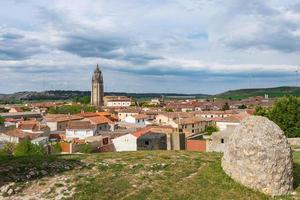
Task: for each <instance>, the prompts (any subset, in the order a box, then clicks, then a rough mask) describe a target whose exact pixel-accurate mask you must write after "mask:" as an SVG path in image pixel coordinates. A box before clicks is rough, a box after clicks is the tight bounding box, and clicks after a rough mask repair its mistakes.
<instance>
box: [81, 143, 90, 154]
mask: <svg viewBox="0 0 300 200" xmlns="http://www.w3.org/2000/svg"><path fill="white" fill-rule="evenodd" d="M79 152H80V153H91V152H92V146H91V145H90V144H81V145H80V146H79Z"/></svg>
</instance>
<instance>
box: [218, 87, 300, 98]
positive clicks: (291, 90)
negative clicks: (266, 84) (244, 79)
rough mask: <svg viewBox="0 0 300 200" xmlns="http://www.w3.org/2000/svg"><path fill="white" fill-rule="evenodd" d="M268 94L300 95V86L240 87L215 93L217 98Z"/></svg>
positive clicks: (272, 95) (274, 95)
mask: <svg viewBox="0 0 300 200" xmlns="http://www.w3.org/2000/svg"><path fill="white" fill-rule="evenodd" d="M265 94H268V95H269V97H271V98H272V97H282V96H285V95H294V96H300V87H276V88H253V89H240V90H229V91H227V92H224V93H220V94H217V95H215V96H214V97H216V98H226V99H228V98H232V99H243V98H247V97H253V96H264V95H265Z"/></svg>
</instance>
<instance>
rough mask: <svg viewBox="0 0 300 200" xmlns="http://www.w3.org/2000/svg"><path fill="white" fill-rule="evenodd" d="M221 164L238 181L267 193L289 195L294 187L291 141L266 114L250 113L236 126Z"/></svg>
mask: <svg viewBox="0 0 300 200" xmlns="http://www.w3.org/2000/svg"><path fill="white" fill-rule="evenodd" d="M222 167H223V169H224V171H225V172H226V173H227V174H228V175H229V176H230V177H232V178H233V179H234V180H236V181H237V182H239V183H241V184H243V185H245V186H247V187H249V188H252V189H255V190H258V191H261V192H263V193H265V194H268V195H272V196H278V195H286V194H289V193H290V192H292V190H293V172H292V153H291V149H290V147H289V144H288V141H287V139H286V137H285V136H284V134H283V131H282V130H281V129H280V128H279V127H278V126H277V125H276V124H275V123H274V122H272V121H270V120H268V119H267V118H265V117H258V116H252V117H248V118H247V119H245V120H243V121H242V122H241V124H240V125H239V126H238V127H237V128H236V129H235V130H234V132H233V134H232V135H231V136H230V137H229V141H228V143H227V144H226V147H225V149H224V156H223V158H222Z"/></svg>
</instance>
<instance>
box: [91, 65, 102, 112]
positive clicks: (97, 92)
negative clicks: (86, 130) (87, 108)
mask: <svg viewBox="0 0 300 200" xmlns="http://www.w3.org/2000/svg"><path fill="white" fill-rule="evenodd" d="M103 97H104V91H103V77H102V72H101V70H100V69H99V65H98V64H97V67H96V69H95V71H94V74H93V77H92V88H91V104H92V105H93V106H96V107H99V106H103Z"/></svg>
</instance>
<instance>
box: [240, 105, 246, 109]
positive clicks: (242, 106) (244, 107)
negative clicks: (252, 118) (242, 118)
mask: <svg viewBox="0 0 300 200" xmlns="http://www.w3.org/2000/svg"><path fill="white" fill-rule="evenodd" d="M246 108H247V106H246V105H244V104H243V105H240V106H238V109H246Z"/></svg>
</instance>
